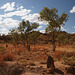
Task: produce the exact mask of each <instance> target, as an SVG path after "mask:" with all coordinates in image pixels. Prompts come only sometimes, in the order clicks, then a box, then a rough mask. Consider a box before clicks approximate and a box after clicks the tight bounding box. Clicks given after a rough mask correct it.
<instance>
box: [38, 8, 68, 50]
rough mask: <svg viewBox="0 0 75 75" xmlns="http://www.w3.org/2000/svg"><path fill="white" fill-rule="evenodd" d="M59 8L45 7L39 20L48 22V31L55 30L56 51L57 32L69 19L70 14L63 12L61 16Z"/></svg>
mask: <svg viewBox="0 0 75 75" xmlns="http://www.w3.org/2000/svg"><path fill="white" fill-rule="evenodd" d="M57 13H58V10H57V9H56V8H52V9H49V8H47V7H44V8H43V10H42V11H41V12H40V17H39V20H41V21H46V22H48V25H47V28H46V29H45V31H46V32H51V31H52V32H53V36H52V37H53V39H52V41H53V51H55V48H56V47H55V32H56V31H59V30H60V28H61V26H63V25H65V23H66V21H67V20H68V15H67V14H66V13H62V15H61V16H58V14H57Z"/></svg>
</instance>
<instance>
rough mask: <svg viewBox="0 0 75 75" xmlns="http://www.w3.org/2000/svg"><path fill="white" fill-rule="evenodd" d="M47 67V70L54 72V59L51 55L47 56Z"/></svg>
mask: <svg viewBox="0 0 75 75" xmlns="http://www.w3.org/2000/svg"><path fill="white" fill-rule="evenodd" d="M47 68H49V70H48V71H50V73H54V69H55V66H54V60H53V58H52V57H51V56H48V59H47Z"/></svg>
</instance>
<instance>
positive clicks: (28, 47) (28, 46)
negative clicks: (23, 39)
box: [27, 41, 30, 51]
mask: <svg viewBox="0 0 75 75" xmlns="http://www.w3.org/2000/svg"><path fill="white" fill-rule="evenodd" d="M27 49H28V51H30V45H29V43H28V41H27Z"/></svg>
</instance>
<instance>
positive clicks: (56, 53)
mask: <svg viewBox="0 0 75 75" xmlns="http://www.w3.org/2000/svg"><path fill="white" fill-rule="evenodd" d="M54 57H55V58H56V59H57V60H60V59H61V57H62V54H61V52H60V51H56V52H55V53H54Z"/></svg>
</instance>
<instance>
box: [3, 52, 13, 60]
mask: <svg viewBox="0 0 75 75" xmlns="http://www.w3.org/2000/svg"><path fill="white" fill-rule="evenodd" d="M3 60H4V61H13V60H14V55H13V54H11V53H6V54H4V55H3Z"/></svg>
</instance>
